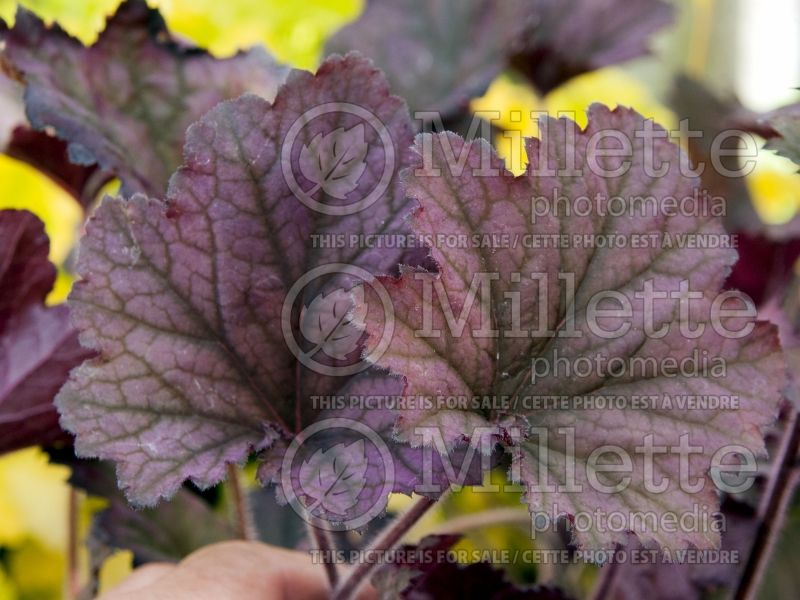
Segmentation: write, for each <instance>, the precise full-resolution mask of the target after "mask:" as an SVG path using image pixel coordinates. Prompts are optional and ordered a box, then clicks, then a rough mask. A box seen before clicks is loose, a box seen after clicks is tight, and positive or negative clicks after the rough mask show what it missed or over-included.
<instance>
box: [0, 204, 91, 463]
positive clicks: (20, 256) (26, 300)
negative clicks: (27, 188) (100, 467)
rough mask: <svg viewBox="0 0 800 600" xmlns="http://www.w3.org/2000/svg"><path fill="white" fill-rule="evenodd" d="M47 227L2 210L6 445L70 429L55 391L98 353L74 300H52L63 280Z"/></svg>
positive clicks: (1, 387) (0, 334)
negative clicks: (79, 322)
mask: <svg viewBox="0 0 800 600" xmlns="http://www.w3.org/2000/svg"><path fill="white" fill-rule="evenodd" d="M48 250H49V242H48V240H47V236H46V235H45V233H44V226H43V225H42V223H41V221H39V220H38V219H37V218H36V217H35V216H34V215H32V214H31V213H29V212H26V211H16V210H4V211H0V452H8V451H10V450H16V449H18V448H23V447H25V446H31V445H35V444H46V443H49V442H53V441H56V440H61V439H65V438H66V437H67V436H66V434H65V433H64V432H63V431H62V430H61V428H60V427H59V425H58V414H57V413H56V410H55V407H54V406H53V397H54V396H55V394H56V392H58V390H59V388H60V387H61V386H62V384H63V383H64V382H65V381H66V379H67V375H68V374H69V371H70V369H72V368H73V367H75V366H76V365H78V364H80V363H81V362H82V361H83V360H85V359H86V358H88V357H89V356H91V355H92V353H91V352H89V351H88V350H86V349H85V348H82V347H81V346H80V344H79V343H78V337H77V334H76V333H75V331H74V330H73V329H72V328H71V327H70V325H69V315H68V311H67V307H66V306H63V305H62V306H55V307H45V306H44V299H45V296H46V295H47V293H48V292H49V291H50V288H51V287H52V285H53V281H54V280H55V267H53V265H52V264H50V262H49V261H48V260H47V253H48Z"/></svg>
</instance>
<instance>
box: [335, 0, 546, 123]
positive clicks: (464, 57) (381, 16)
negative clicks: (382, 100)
mask: <svg viewBox="0 0 800 600" xmlns="http://www.w3.org/2000/svg"><path fill="white" fill-rule="evenodd" d="M531 19H532V11H531V10H530V5H529V4H527V3H525V2H521V1H519V0H510V1H506V2H492V1H491V0H399V1H398V0H374V1H372V2H369V3H367V7H366V9H365V10H364V13H363V14H362V15H361V17H360V18H359V19H358V20H357V21H356V22H354V23H351V24H350V25H347V26H345V27H344V28H342V29H341V30H340V31H339V32H338V33H336V35H334V36H333V37H332V38H331V40H330V41H329V43H328V45H327V50H328V51H329V52H347V51H349V50H358V51H359V52H361V53H363V54H365V55H366V56H369V57H370V58H372V59H373V60H374V61H375V63H376V64H377V65H378V66H379V67H380V68H381V69H383V71H384V72H385V73H386V76H387V77H388V78H389V82H390V84H391V87H392V91H393V92H394V93H395V94H398V95H400V96H402V97H403V98H405V99H406V100H407V101H408V103H409V105H410V106H411V110H412V115H413V114H414V111H417V110H434V111H440V112H441V113H443V114H445V115H450V114H453V113H457V112H459V111H461V110H462V109H464V108H465V107H466V106H467V104H468V103H469V100H470V99H471V98H474V97H476V96H480V95H481V94H483V92H485V91H486V89H487V88H488V87H489V84H490V83H491V81H492V79H494V78H495V77H496V76H497V75H498V74H499V73H500V72H501V71H502V70H503V68H504V67H505V64H506V60H507V56H508V54H509V53H510V51H511V49H512V47H513V45H514V43H515V42H517V41H518V40H519V37H520V34H521V32H522V31H523V30H524V27H525V26H526V25H528V24H529V22H530V20H531Z"/></svg>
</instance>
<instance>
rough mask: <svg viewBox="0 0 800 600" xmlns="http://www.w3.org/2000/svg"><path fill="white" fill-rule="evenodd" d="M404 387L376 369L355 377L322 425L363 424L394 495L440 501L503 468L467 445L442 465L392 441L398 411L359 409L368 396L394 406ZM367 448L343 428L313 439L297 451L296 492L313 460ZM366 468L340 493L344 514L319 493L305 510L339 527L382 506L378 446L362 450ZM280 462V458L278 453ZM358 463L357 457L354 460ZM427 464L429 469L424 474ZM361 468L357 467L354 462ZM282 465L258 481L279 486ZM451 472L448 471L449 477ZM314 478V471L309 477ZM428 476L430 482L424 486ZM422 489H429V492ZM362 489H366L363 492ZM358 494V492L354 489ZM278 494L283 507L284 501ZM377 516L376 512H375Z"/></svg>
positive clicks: (430, 452)
mask: <svg viewBox="0 0 800 600" xmlns="http://www.w3.org/2000/svg"><path fill="white" fill-rule="evenodd" d="M403 388H404V383H403V381H402V379H401V378H399V377H396V376H392V375H387V374H385V373H381V372H378V371H377V369H374V370H370V371H367V372H365V373H362V374H359V375H356V376H355V377H352V378H351V379H350V380H349V381H348V382H347V383H346V384H345V385H344V386H343V387H342V388H341V389H340V390H338V391H337V394H336V395H337V397H338V398H340V399H341V402H342V405H343V406H344V408H336V409H331V410H327V411H324V412H323V413H322V414H320V416H319V420H320V421H321V420H324V419H333V418H337V419H349V420H350V421H357V422H360V423H363V424H364V425H366V426H367V427H369V429H370V430H371V431H372V432H374V434H375V435H376V436H378V437H379V438H380V440H381V442H382V444H383V445H384V447H385V448H386V450H388V452H389V453H390V454H391V457H392V466H393V469H394V481H393V482H392V491H394V492H397V493H403V494H408V495H410V494H411V493H412V492H416V493H417V494H420V495H425V496H429V497H438V496H439V494H440V493H441V492H442V491H444V490H446V489H448V487H449V485H450V483H452V482H458V483H460V484H462V485H479V484H480V483H481V482H482V474H483V472H484V470H487V469H491V468H494V467H495V466H497V465H498V464H499V460H500V458H501V454H500V453H494V454H493V455H491V456H489V457H483V456H481V455H480V453H479V452H471V451H470V450H469V448H467V447H464V446H463V445H460V446H458V447H457V448H456V449H455V450H453V451H452V452H451V454H450V455H449V456H448V457H447V461H449V462H448V464H447V465H445V463H444V462H443V458H442V455H441V454H440V453H439V452H438V451H437V450H435V449H431V448H422V447H419V446H418V447H412V446H410V445H408V444H405V443H400V442H398V441H397V440H396V439H395V436H394V425H395V422H396V420H397V417H398V413H399V412H400V411H398V410H390V409H389V408H386V407H385V406H376V407H365V406H363V405H361V404H359V402H358V401H359V399H362V398H364V397H365V396H371V397H375V398H386V399H391V402H389V403H388V405H392V404H395V405H396V402H397V401H398V400H399V399H400V397H401V395H402V393H403ZM358 442H364V437H363V435H362V434H361V433H359V432H358V431H353V430H348V429H345V428H331V429H328V430H325V431H322V432H320V433H319V434H317V435H314V436H313V437H311V439H309V440H308V441H306V442H304V443H303V444H302V445H301V446H300V447H299V449H298V452H297V456H296V457H295V460H294V461H293V463H292V468H291V472H290V473H289V476H290V477H291V481H292V486H291V487H292V489H293V490H300V491H303V490H304V483H303V479H304V477H303V473H302V470H303V465H305V464H307V463H309V462H310V461H311V460H312V458H313V457H314V455H316V454H318V453H320V452H323V451H324V450H326V449H330V448H333V447H334V446H336V445H343V446H344V447H351V446H352V445H354V444H356V443H358ZM364 452H365V453H364V456H365V458H366V468H365V469H364V477H363V479H364V486H361V485H360V483H355V485H353V486H351V487H347V488H344V489H343V490H342V494H341V495H342V496H344V497H345V498H346V499H347V501H346V502H343V504H342V512H337V511H331V510H327V508H326V506H325V505H324V503H323V502H322V499H323V498H322V496H323V494H322V493H321V492H320V491H319V490H315V489H313V488H309V487H308V486H306V488H305V496H304V497H303V498H302V501H303V504H304V505H305V506H306V507H312V506H313V507H315V508H314V510H311V511H310V512H311V514H312V515H314V516H315V517H319V518H323V519H325V520H327V521H329V522H332V523H341V522H343V521H345V520H350V519H354V518H357V517H360V516H362V515H364V514H367V513H368V512H369V511H370V510H371V509H373V507H377V506H379V505H380V502H381V501H382V498H381V495H382V494H385V482H386V471H385V467H386V465H385V464H384V461H385V460H386V459H385V457H384V456H382V454H381V452H380V448H378V447H377V446H376V445H375V444H374V443H367V444H366V445H365V448H364ZM275 454H276V456H277V457H278V460H280V458H281V455H280V453H275ZM356 458H358V456H356ZM426 461H430V466H429V467H427V468H426V466H425V465H426ZM353 462H356V463H358V462H359V461H355V460H354V461H353ZM279 469H280V465H270V463H269V462H266V463H264V465H263V466H262V469H261V472H260V473H259V475H260V478H261V479H262V480H263V481H264V482H267V481H274V482H275V483H280V473H279V472H278V470H279ZM448 469H450V471H448ZM311 473H314V471H311ZM426 474H427V476H428V478H429V479H427V480H426ZM423 486H430V489H428V488H427V487H423ZM362 487H363V489H361V488H362ZM356 488H357V489H356ZM281 491H282V490H280V489H279V490H278V492H279V499H280V500H281V501H282V502H285V501H286V498H285V497H283V496H282V494H281ZM323 491H324V489H323ZM376 512H377V511H376Z"/></svg>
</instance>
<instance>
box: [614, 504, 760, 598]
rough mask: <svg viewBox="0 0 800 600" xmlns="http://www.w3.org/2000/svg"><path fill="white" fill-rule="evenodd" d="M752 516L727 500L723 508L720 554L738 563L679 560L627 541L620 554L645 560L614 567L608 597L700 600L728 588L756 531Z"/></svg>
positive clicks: (749, 510)
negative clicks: (734, 557)
mask: <svg viewBox="0 0 800 600" xmlns="http://www.w3.org/2000/svg"><path fill="white" fill-rule="evenodd" d="M754 513H755V510H754V509H753V508H752V507H750V506H747V505H746V504H744V503H740V502H736V501H735V500H732V499H731V498H730V496H728V497H726V500H725V502H724V504H723V515H724V516H725V522H726V529H725V531H724V532H723V533H722V541H721V550H722V551H723V552H728V553H730V555H731V556H737V555H738V557H739V561H738V562H736V561H730V562H725V561H717V562H714V561H709V562H705V563H703V562H696V561H692V560H691V559H689V558H684V559H683V560H681V555H680V554H679V553H676V552H673V553H667V552H664V551H662V550H661V549H659V548H657V547H655V546H653V545H652V544H651V545H647V546H646V545H643V544H641V543H640V542H639V541H637V540H635V539H631V540H630V541H629V543H628V545H627V547H626V548H625V549H624V550H623V552H629V558H630V557H633V556H637V555H638V557H647V560H639V561H634V560H630V559H629V560H628V561H626V562H624V563H623V562H621V561H620V563H618V564H617V565H615V568H616V569H617V570H616V572H615V573H614V575H613V577H611V580H610V582H609V588H608V589H609V591H608V597H610V598H639V597H642V596H647V597H651V598H654V600H662V599H663V600H667V599H668V598H685V599H686V600H702V599H703V598H708V597H709V595H710V594H713V593H714V592H715V591H716V592H719V591H720V590H721V589H726V588H731V587H732V586H734V585H735V584H736V582H737V581H738V579H739V575H740V571H741V570H742V569H743V568H744V566H745V564H746V562H747V557H748V552H749V550H750V547H751V545H752V542H753V538H754V536H755V535H756V531H757V529H758V520H757V519H756V518H755V514H754ZM684 556H685V557H687V556H688V555H684ZM603 568H614V567H612V565H608V566H605V567H603Z"/></svg>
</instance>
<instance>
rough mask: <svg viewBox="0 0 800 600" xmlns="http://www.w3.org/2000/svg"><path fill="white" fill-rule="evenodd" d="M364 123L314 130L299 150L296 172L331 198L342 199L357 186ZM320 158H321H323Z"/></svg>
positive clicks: (364, 145) (364, 152) (362, 163)
mask: <svg viewBox="0 0 800 600" xmlns="http://www.w3.org/2000/svg"><path fill="white" fill-rule="evenodd" d="M368 149H369V147H368V146H367V143H366V141H365V140H364V123H360V124H358V125H356V126H355V127H353V128H351V129H349V130H346V131H345V129H343V128H339V129H335V130H333V131H331V132H330V133H329V134H327V135H322V134H321V133H319V134H317V135H316V136H315V137H314V139H313V140H311V143H310V144H308V145H307V146H305V145H304V146H303V149H302V150H301V152H300V172H301V173H302V174H303V176H304V177H305V178H306V179H308V180H309V181H311V182H312V183H315V184H317V185H318V186H319V187H320V188H322V189H323V190H325V193H326V194H330V195H331V196H333V197H334V198H338V199H340V200H344V199H346V198H347V194H349V193H350V192H352V191H353V190H354V189H356V188H357V187H358V180H359V179H360V178H361V176H362V175H363V174H364V169H366V168H367V163H366V161H365V160H364V159H365V158H366V156H367V150H368ZM323 159H324V162H323Z"/></svg>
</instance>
